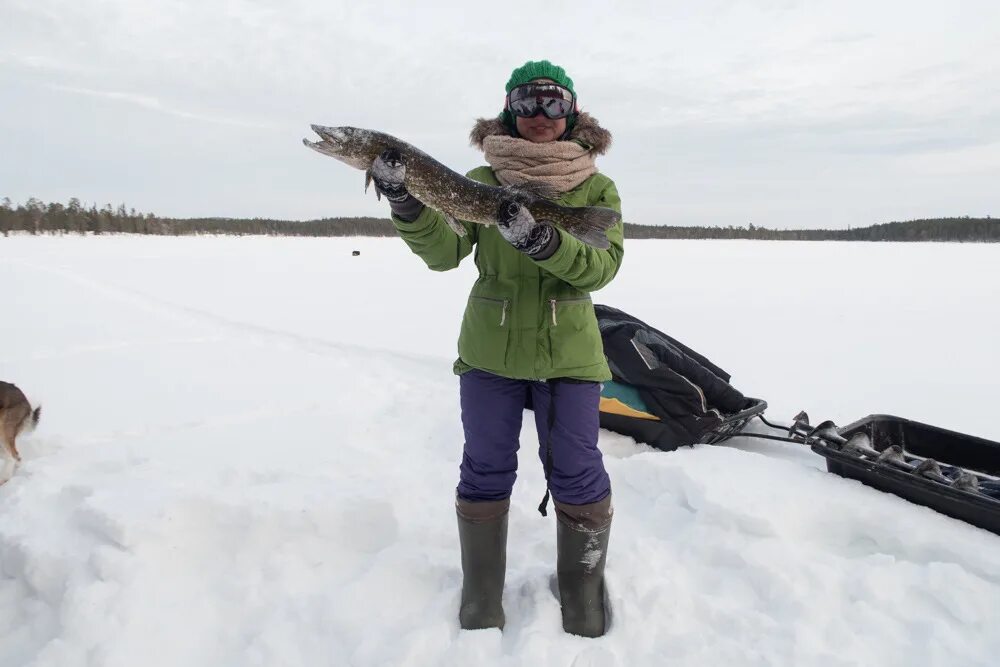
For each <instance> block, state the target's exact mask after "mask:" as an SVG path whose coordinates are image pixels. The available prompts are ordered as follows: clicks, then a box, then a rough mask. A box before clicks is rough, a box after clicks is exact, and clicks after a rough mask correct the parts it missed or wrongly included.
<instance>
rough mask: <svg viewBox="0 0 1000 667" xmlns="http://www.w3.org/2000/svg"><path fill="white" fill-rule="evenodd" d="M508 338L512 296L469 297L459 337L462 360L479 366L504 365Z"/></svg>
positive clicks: (497, 368) (459, 353)
mask: <svg viewBox="0 0 1000 667" xmlns="http://www.w3.org/2000/svg"><path fill="white" fill-rule="evenodd" d="M509 337H510V299H501V298H496V297H487V296H470V297H469V301H468V303H467V304H466V306H465V316H464V317H463V318H462V331H461V333H460V334H459V336H458V356H459V357H461V359H462V361H464V362H465V363H467V364H469V365H470V366H473V367H478V368H491V369H496V370H500V369H503V368H505V367H506V366H507V363H506V360H507V340H508V338H509Z"/></svg>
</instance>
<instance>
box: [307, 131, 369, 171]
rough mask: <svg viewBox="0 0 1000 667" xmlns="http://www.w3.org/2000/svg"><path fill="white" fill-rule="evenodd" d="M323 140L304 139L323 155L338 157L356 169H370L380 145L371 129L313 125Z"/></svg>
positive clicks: (310, 146)
mask: <svg viewBox="0 0 1000 667" xmlns="http://www.w3.org/2000/svg"><path fill="white" fill-rule="evenodd" d="M311 127H312V129H313V132H315V133H316V134H318V135H319V136H320V139H321V141H306V140H303V142H304V143H305V145H306V146H309V148H312V149H313V150H316V151H318V152H320V153H322V154H323V155H328V156H330V157H332V158H336V159H337V160H340V161H341V162H345V163H347V164H349V165H351V166H352V167H354V168H356V169H368V168H369V167H370V166H371V164H372V160H374V159H375V156H376V155H378V145H377V143H376V142H374V141H373V137H372V134H371V132H370V131H368V130H363V129H361V128H357V127H346V126H345V127H328V126H325V125H312V126H311Z"/></svg>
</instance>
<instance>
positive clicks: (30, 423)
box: [0, 381, 42, 465]
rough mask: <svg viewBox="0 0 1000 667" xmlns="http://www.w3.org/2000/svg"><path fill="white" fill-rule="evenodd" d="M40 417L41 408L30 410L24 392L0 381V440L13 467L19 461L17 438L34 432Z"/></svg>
mask: <svg viewBox="0 0 1000 667" xmlns="http://www.w3.org/2000/svg"><path fill="white" fill-rule="evenodd" d="M41 416H42V406H38V407H36V408H35V409H32V408H31V404H30V403H28V399H27V397H26V396H25V395H24V392H23V391H21V390H20V389H18V388H17V387H16V386H15V385H12V384H11V383H9V382H3V381H0V438H2V440H3V446H4V449H5V451H6V452H7V455H8V456H9V457H11V458H12V459H14V465H17V463H19V462H20V461H21V454H20V453H19V452H18V451H17V444H16V441H17V436H18V435H20V434H21V433H23V432H25V430H26V429H27V430H28V431H31V430H34V428H35V427H36V426H38V420H39V418H41Z"/></svg>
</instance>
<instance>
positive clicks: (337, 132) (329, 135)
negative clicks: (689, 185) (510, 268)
mask: <svg viewBox="0 0 1000 667" xmlns="http://www.w3.org/2000/svg"><path fill="white" fill-rule="evenodd" d="M312 129H313V131H315V132H316V134H318V135H319V136H320V141H309V140H308V139H303V140H302V143H304V144H305V145H306V146H308V147H309V148H312V149H313V150H315V151H318V152H320V153H322V154H323V155H329V156H330V157H332V158H336V159H337V160H340V161H341V162H344V163H346V164H348V165H350V166H352V167H354V168H355V169H361V170H363V171H364V172H365V190H367V189H368V185H369V183H371V178H372V175H371V166H372V162H374V161H375V158H376V157H378V156H379V155H381V154H382V152H383V151H385V150H387V149H392V150H394V151H395V152H397V153H398V154H399V155H400V157H401V162H402V165H400V167H401V168H402V169H404V177H403V178H404V181H403V182H404V184H405V185H406V189H407V190H408V191H409V192H410V193H411V194H412V195H413V196H414V197H416V198H417V199H419V200H420V201H422V202H423V203H424V204H425V205H427V206H429V207H430V208H432V209H434V210H436V211H440V212H441V213H442V214H443V215H444V217H445V220H446V221H447V222H448V225H449V226H450V227H451V228H452V229H453V230H455V233H456V234H458V235H459V236H465V228H464V227H463V226H462V225H461V224H460V223H459V222H458V220H467V221H469V222H475V223H479V224H481V225H495V224H497V221H498V219H499V218H500V216H501V215H503V216H505V217H504V219H505V221H507V220H511V219H517V218H518V217H519V215H523V210H526V211H527V212H529V213H530V214H531V216H532V217H533V218H534V219H535V220H538V221H545V222H551V223H555V224H556V225H559V226H560V227H562V228H563V229H565V230H566V231H567V232H568V233H570V234H572V235H573V236H575V237H576V238H578V239H580V240H581V241H583V242H584V243H586V244H588V245H591V246H593V247H595V248H608V247H609V246H610V243H609V242H608V237H607V230H608V229H610V228H611V227H613V226H614V225H615V224H617V223H618V221H619V220H621V215H620V214H619V213H618V212H617V211H615V210H614V209H610V208H605V207H601V206H576V207H574V206H560V205H559V204H556V203H555V202H554V201H551V200H552V199H554V198H555V197H556V196H558V193H556V192H555V191H554V190H553V189H552V188H550V187H549V186H548V185H546V184H544V183H528V184H525V185H520V186H511V185H507V186H500V187H498V186H494V185H486V184H484V183H479V182H477V181H474V180H472V179H471V178H466V177H465V176H463V175H461V174H459V173H457V172H455V171H452V170H451V169H449V168H448V167H446V166H444V165H443V164H441V163H440V162H438V161H437V160H435V159H434V158H432V157H431V156H430V155H428V154H427V153H425V152H423V151H422V150H420V149H419V148H417V147H415V146H412V145H410V144H408V143H406V142H405V141H402V140H400V139H397V138H396V137H393V136H391V135H388V134H384V133H382V132H375V131H373V130H365V129H361V128H357V127H324V126H322V125H313V126H312ZM522 207H523V209H522ZM501 208H503V209H504V210H503V211H502V210H501Z"/></svg>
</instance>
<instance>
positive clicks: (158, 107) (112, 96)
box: [47, 84, 273, 129]
mask: <svg viewBox="0 0 1000 667" xmlns="http://www.w3.org/2000/svg"><path fill="white" fill-rule="evenodd" d="M47 87H48V88H51V89H52V90H58V91H62V92H66V93H74V94H77V95H89V96H91V97H99V98H103V99H106V100H112V101H115V102H124V103H126V104H132V105H135V106H138V107H142V108H143V109H149V110H152V111H158V112H160V113H165V114H168V115H171V116H176V117H178V118H186V119H189V120H195V121H199V122H205V123H217V124H220V125H231V126H233V127H246V128H257V129H265V128H270V127H273V125H272V124H270V123H263V122H259V121H250V120H243V119H240V118H232V117H226V116H217V115H212V114H204V113H198V112H193V111H187V110H184V109H180V108H177V107H173V106H171V105H168V104H164V103H163V102H162V101H161V100H160V99H159V98H156V97H153V96H150V95H143V94H141V93H128V92H121V91H111V90H92V89H90V88H79V87H76V86H64V85H59V84H49V85H47Z"/></svg>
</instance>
